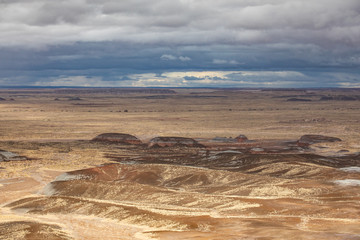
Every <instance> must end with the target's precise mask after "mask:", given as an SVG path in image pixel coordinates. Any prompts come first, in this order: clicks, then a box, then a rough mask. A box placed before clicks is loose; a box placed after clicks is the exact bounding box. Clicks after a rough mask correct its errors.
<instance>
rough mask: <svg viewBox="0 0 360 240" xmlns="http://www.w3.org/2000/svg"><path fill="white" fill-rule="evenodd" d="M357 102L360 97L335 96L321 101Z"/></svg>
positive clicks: (322, 98)
mask: <svg viewBox="0 0 360 240" xmlns="http://www.w3.org/2000/svg"><path fill="white" fill-rule="evenodd" d="M332 100H336V101H356V100H360V96H345V95H335V96H322V97H321V98H320V101H332Z"/></svg>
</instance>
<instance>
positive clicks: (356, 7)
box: [0, 0, 360, 88]
mask: <svg viewBox="0 0 360 240" xmlns="http://www.w3.org/2000/svg"><path fill="white" fill-rule="evenodd" d="M0 86H2V87H11V86H14V87H15V86H39V87H42V86H79V87H228V88H234V87H239V88H242V87H251V88H255V87H265V88H282V87H285V88H305V87H309V88H310V87H345V88H348V87H349V88H350V87H360V1H359V0H221V1H220V0H57V1H48V0H0Z"/></svg>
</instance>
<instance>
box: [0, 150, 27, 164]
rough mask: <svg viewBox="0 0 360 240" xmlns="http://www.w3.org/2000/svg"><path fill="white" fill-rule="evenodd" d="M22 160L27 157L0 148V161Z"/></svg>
mask: <svg viewBox="0 0 360 240" xmlns="http://www.w3.org/2000/svg"><path fill="white" fill-rule="evenodd" d="M22 160H27V158H26V157H24V156H20V155H18V154H17V153H13V152H7V151H4V150H0V162H9V161H22Z"/></svg>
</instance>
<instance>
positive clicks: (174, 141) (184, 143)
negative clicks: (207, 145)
mask: <svg viewBox="0 0 360 240" xmlns="http://www.w3.org/2000/svg"><path fill="white" fill-rule="evenodd" d="M177 146H180V147H203V145H201V144H200V143H198V142H197V141H196V140H194V139H192V138H184V137H156V138H153V139H151V140H150V142H149V147H177Z"/></svg>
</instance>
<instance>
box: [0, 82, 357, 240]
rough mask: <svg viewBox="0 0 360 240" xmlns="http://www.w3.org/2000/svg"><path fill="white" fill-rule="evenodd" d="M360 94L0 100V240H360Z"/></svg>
mask: <svg viewBox="0 0 360 240" xmlns="http://www.w3.org/2000/svg"><path fill="white" fill-rule="evenodd" d="M359 96H360V90H359V89H297V90H294V89H272V90H262V89H232V90H229V89H141V88H134V89H132V88H129V89H116V88H115V89H106V88H94V89H93V88H80V89H0V239H40V240H41V239H84V240H85V239H171V240H172V239H194V240H204V239H222V240H223V239H233V240H235V239H236V240H237V239H264V240H265V239H327V240H333V239H339V240H340V239H351V240H353V239H360V134H359V133H360V97H359Z"/></svg>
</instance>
